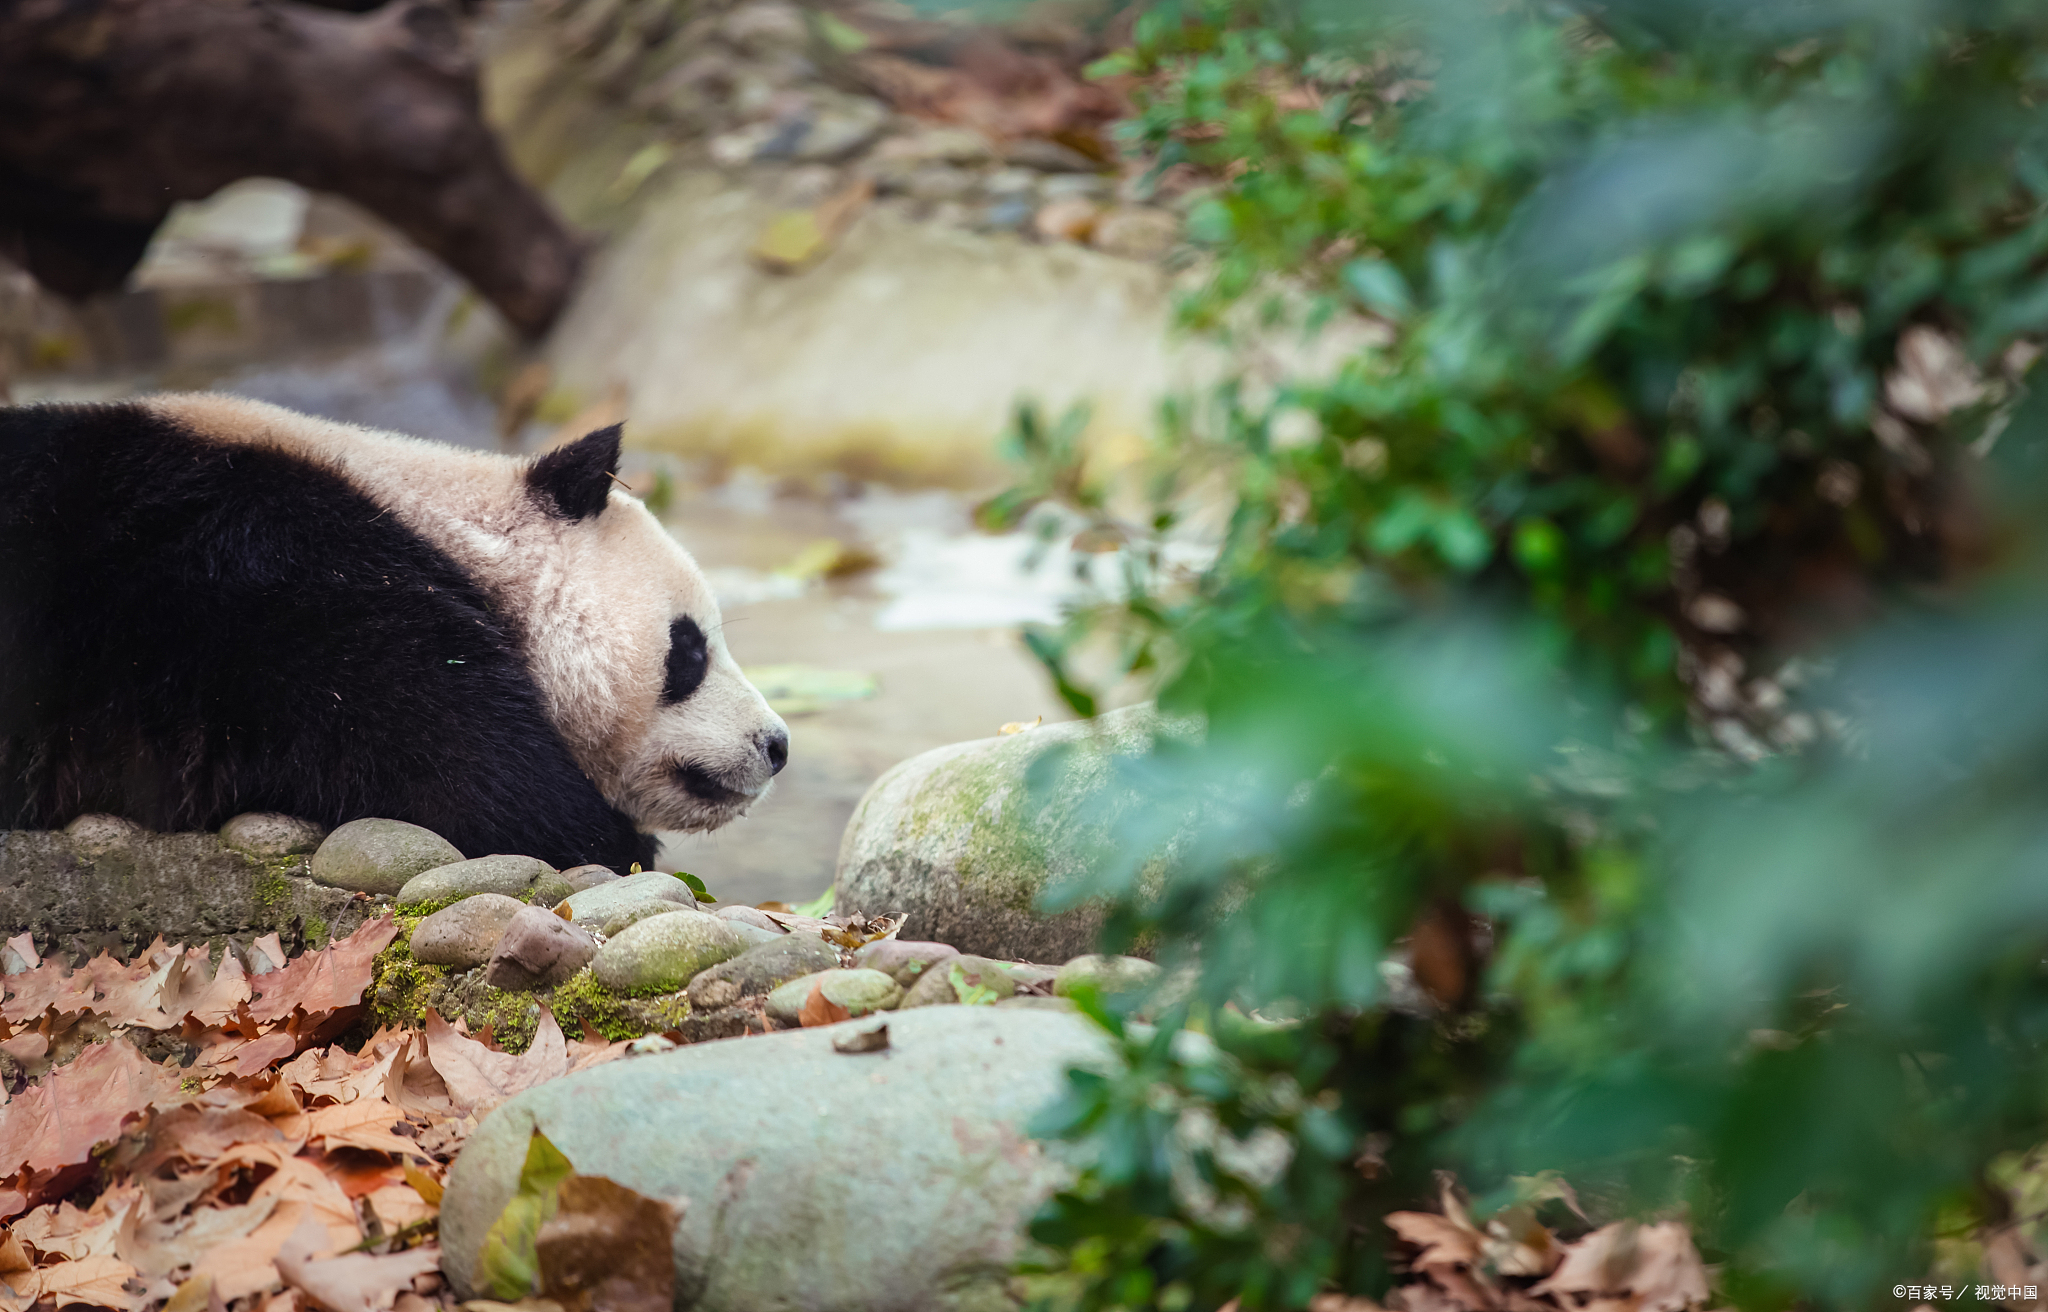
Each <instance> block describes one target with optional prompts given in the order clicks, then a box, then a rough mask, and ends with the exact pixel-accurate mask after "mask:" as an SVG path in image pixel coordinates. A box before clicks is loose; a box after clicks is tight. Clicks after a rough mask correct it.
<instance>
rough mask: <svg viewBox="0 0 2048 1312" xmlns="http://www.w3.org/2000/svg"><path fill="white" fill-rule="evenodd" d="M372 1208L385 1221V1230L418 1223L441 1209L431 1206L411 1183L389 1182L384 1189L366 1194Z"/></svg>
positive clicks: (387, 1232) (437, 1213) (394, 1229)
mask: <svg viewBox="0 0 2048 1312" xmlns="http://www.w3.org/2000/svg"><path fill="white" fill-rule="evenodd" d="M364 1198H365V1201H367V1202H368V1203H369V1205H370V1210H371V1211H373V1212H375V1213H376V1214H377V1219H378V1221H380V1222H382V1223H383V1226H384V1232H385V1233H386V1234H390V1233H392V1232H393V1231H397V1230H403V1229H405V1228H406V1227H407V1226H409V1225H417V1224H419V1223H420V1222H421V1221H424V1220H427V1219H428V1218H429V1217H433V1216H438V1215H439V1214H440V1211H441V1209H440V1208H439V1207H432V1206H429V1205H428V1203H427V1200H426V1199H424V1198H422V1197H421V1196H420V1193H419V1191H418V1190H417V1189H415V1188H413V1187H412V1186H411V1185H409V1184H387V1185H385V1186H384V1187H383V1188H382V1189H378V1190H376V1191H375V1192H373V1193H369V1194H366V1195H364Z"/></svg>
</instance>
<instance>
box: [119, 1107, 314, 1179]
mask: <svg viewBox="0 0 2048 1312" xmlns="http://www.w3.org/2000/svg"><path fill="white" fill-rule="evenodd" d="M281 1138H283V1136H282V1135H281V1134H279V1133H278V1129H277V1127H276V1126H275V1125H273V1124H271V1123H270V1122H269V1121H268V1120H266V1119H264V1118H263V1117H261V1116H258V1115H257V1114H256V1113H254V1112H251V1111H248V1110H247V1109H245V1108H241V1107H199V1106H192V1105H187V1106H184V1107H174V1108H172V1109H171V1110H170V1111H167V1112H165V1113H163V1114H162V1115H160V1116H158V1117H157V1118H156V1119H155V1120H154V1121H153V1122H151V1124H150V1127H149V1136H148V1139H147V1140H146V1147H145V1148H144V1149H143V1151H142V1153H141V1155H140V1156H138V1157H136V1158H135V1160H134V1161H133V1162H131V1163H129V1164H128V1170H129V1171H130V1172H131V1173H133V1174H135V1175H138V1176H153V1175H157V1174H160V1173H161V1172H162V1169H163V1168H164V1167H165V1166H166V1165H169V1164H170V1163H172V1162H189V1163H191V1164H192V1165H194V1166H204V1165H206V1164H207V1163H209V1162H212V1161H213V1160H214V1159H216V1158H218V1157H219V1156H220V1155H221V1154H222V1153H224V1152H226V1151H227V1150H228V1149H230V1148H232V1147H234V1146H235V1145H236V1144H238V1143H250V1142H255V1143H263V1142H268V1141H270V1140H274V1139H281Z"/></svg>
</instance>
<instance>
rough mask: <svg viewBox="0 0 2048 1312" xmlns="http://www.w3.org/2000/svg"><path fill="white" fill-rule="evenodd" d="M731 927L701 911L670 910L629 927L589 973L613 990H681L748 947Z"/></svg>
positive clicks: (601, 951) (603, 951) (599, 956)
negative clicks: (701, 974)
mask: <svg viewBox="0 0 2048 1312" xmlns="http://www.w3.org/2000/svg"><path fill="white" fill-rule="evenodd" d="M746 947H747V942H746V940H745V939H743V938H741V937H740V936H739V934H738V933H736V932H735V931H734V930H733V927H732V926H731V925H729V924H727V923H726V922H725V921H723V920H720V919H719V918H718V917H716V916H712V915H706V914H705V913H704V912H702V911H681V910H678V911H671V912H669V913H667V914H666V915H659V916H652V917H649V918H648V919H646V920H642V921H640V922H638V923H637V924H634V925H631V926H629V927H627V928H626V929H625V930H623V931H622V932H620V933H619V934H618V935H617V936H616V937H614V938H612V939H611V940H610V941H609V942H607V943H606V944H605V945H604V946H603V947H601V948H599V949H598V950H597V955H596V956H595V957H594V958H592V959H591V962H590V971H591V974H593V975H595V976H596V977H597V982H598V983H600V984H602V985H604V986H605V987H606V988H608V989H611V990H612V991H613V992H615V993H652V992H661V991H666V990H669V989H679V988H681V987H682V986H683V985H685V984H687V983H689V982H690V980H691V979H693V978H694V977H695V976H696V975H697V974H698V973H699V972H701V971H705V970H709V969H710V968H711V967H713V966H715V965H717V964H718V963H719V962H721V961H727V960H730V959H731V958H733V957H736V956H738V955H739V954H740V953H741V952H743V951H745V950H746Z"/></svg>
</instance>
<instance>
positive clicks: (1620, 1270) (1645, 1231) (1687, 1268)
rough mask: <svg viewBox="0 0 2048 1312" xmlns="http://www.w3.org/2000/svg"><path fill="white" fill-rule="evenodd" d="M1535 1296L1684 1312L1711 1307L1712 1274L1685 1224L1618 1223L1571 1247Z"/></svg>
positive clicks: (1534, 1291) (1645, 1310)
mask: <svg viewBox="0 0 2048 1312" xmlns="http://www.w3.org/2000/svg"><path fill="white" fill-rule="evenodd" d="M1529 1292H1530V1293H1532V1294H1590V1295H1594V1296H1596V1299H1597V1297H1598V1296H1601V1295H1607V1296H1611V1297H1619V1298H1628V1299H1630V1300H1631V1303H1632V1305H1633V1306H1635V1307H1637V1308H1639V1309H1640V1312H1684V1309H1686V1308H1691V1307H1698V1306H1699V1305H1701V1304H1702V1303H1704V1302H1706V1299H1707V1272H1706V1267H1705V1266H1704V1265H1702V1264H1701V1262H1700V1255H1699V1251H1698V1250H1697V1249H1695V1248H1694V1247H1693V1244H1692V1235H1691V1234H1690V1233H1689V1232H1688V1231H1687V1230H1686V1227H1685V1226H1684V1225H1683V1224H1681V1223H1680V1222H1677V1221H1663V1222H1659V1223H1658V1224H1656V1225H1647V1226H1639V1225H1637V1224H1636V1223H1634V1222H1633V1221H1617V1222H1615V1223H1614V1224H1613V1225H1605V1226H1602V1227H1600V1228H1599V1229H1598V1230H1595V1231H1594V1232H1593V1233H1591V1234H1589V1235H1587V1236H1586V1237H1585V1238H1583V1239H1581V1240H1579V1241H1578V1242H1577V1243H1575V1244H1572V1245H1570V1246H1568V1247H1567V1248H1566V1249H1565V1250H1564V1261H1563V1262H1561V1263H1560V1264H1559V1265H1558V1268H1557V1270H1556V1272H1554V1273H1553V1274H1552V1275H1551V1276H1550V1278H1549V1279H1547V1280H1545V1281H1543V1282H1542V1283H1541V1284H1539V1285H1536V1286H1535V1287H1534V1288H1532V1289H1531V1290H1530V1291H1529Z"/></svg>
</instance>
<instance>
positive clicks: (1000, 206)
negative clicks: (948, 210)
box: [975, 196, 1032, 232]
mask: <svg viewBox="0 0 2048 1312" xmlns="http://www.w3.org/2000/svg"><path fill="white" fill-rule="evenodd" d="M1031 213H1032V209H1031V201H1030V198H1029V197H1025V196H1012V197H1008V198H1006V199H1003V200H999V201H997V202H995V203H994V204H993V205H990V206H988V207H987V208H986V209H984V210H982V211H981V217H980V218H979V219H978V220H977V221H976V224H975V226H977V227H979V228H982V229H985V230H987V231H991V232H1013V231H1015V230H1016V229H1018V228H1022V227H1024V226H1025V225H1026V224H1028V223H1030V222H1031Z"/></svg>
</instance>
